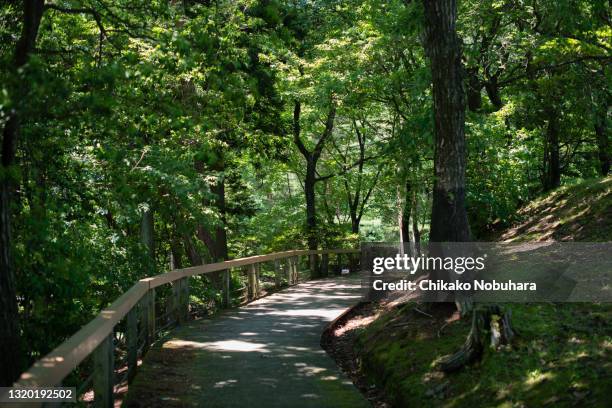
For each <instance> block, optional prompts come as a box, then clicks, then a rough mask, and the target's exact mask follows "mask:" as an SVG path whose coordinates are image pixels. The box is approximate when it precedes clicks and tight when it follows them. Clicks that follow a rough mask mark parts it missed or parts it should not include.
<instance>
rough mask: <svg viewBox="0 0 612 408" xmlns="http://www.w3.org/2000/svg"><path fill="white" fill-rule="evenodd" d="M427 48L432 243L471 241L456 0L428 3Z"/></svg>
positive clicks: (430, 0) (426, 7)
mask: <svg viewBox="0 0 612 408" xmlns="http://www.w3.org/2000/svg"><path fill="white" fill-rule="evenodd" d="M423 4H424V7H425V20H426V21H425V23H426V24H425V25H426V34H427V35H426V41H425V49H426V53H427V55H428V57H429V58H430V60H431V73H432V80H433V97H434V115H435V129H434V139H435V150H434V167H435V170H434V171H435V181H434V191H433V203H432V214H431V230H430V241H432V242H455V241H457V242H463V241H469V239H470V229H469V225H468V218H467V212H466V210H465V162H466V153H465V133H464V126H465V96H464V91H463V76H462V66H461V42H460V40H459V38H458V37H457V33H456V27H455V22H456V19H457V5H456V1H455V0H423Z"/></svg>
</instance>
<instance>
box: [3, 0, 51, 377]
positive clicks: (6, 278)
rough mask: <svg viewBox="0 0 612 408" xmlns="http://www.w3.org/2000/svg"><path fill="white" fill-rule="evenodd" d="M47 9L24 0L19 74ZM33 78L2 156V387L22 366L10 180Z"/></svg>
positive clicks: (19, 96)
mask: <svg viewBox="0 0 612 408" xmlns="http://www.w3.org/2000/svg"><path fill="white" fill-rule="evenodd" d="M43 10H44V0H24V1H23V27H22V31H21V36H20V38H19V41H18V42H17V46H16V49H15V60H14V64H13V74H15V75H17V73H18V71H19V69H20V68H22V67H23V66H24V65H25V64H26V63H27V62H28V60H29V57H30V54H31V52H32V50H34V45H35V43H36V37H37V35H38V28H39V26H40V21H41V19H42V15H43ZM28 88H29V81H19V82H18V85H17V89H15V90H14V92H13V94H12V95H11V97H12V99H13V102H14V103H15V106H16V108H17V109H16V113H13V114H12V116H11V117H9V119H8V120H7V122H6V123H5V125H4V129H3V130H2V147H1V149H2V157H1V160H0V161H1V166H2V168H1V169H0V350H2V352H1V353H0V386H10V385H12V383H13V382H14V381H15V380H16V379H17V377H18V376H19V374H20V372H21V369H22V352H21V342H20V336H19V314H18V309H17V296H16V290H15V271H14V269H13V260H12V255H11V246H12V243H11V201H12V199H11V195H12V192H13V190H14V186H13V185H12V182H11V180H10V178H9V177H10V176H9V174H11V173H12V172H11V171H10V167H11V166H13V165H14V161H15V146H16V144H17V139H18V138H19V128H20V118H19V116H18V112H19V109H20V108H21V105H22V104H23V103H24V102H25V98H26V95H27V93H28Z"/></svg>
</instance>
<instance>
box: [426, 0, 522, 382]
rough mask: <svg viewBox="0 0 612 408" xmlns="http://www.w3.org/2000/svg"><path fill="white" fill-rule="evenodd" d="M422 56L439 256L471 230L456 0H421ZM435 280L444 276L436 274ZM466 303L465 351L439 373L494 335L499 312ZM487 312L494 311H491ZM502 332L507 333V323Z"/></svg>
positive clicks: (433, 250) (434, 249) (433, 234)
mask: <svg viewBox="0 0 612 408" xmlns="http://www.w3.org/2000/svg"><path fill="white" fill-rule="evenodd" d="M423 4H424V7H425V26H426V34H427V35H426V41H425V50H426V53H427V55H428V57H429V58H430V60H431V72H432V80H433V96H434V114H435V129H434V139H435V151H434V168H435V181H434V190H433V204H432V215H431V228H430V242H431V243H432V244H433V245H431V247H430V255H434V256H440V255H443V254H441V253H440V252H441V248H440V247H439V245H436V243H440V242H466V241H469V240H470V229H469V224H468V219H467V213H466V209H465V166H466V147H465V133H464V126H465V96H464V92H463V86H462V84H463V82H462V67H461V43H460V40H459V38H458V37H457V33H456V27H455V23H456V19H457V5H456V1H455V0H423ZM435 272H436V273H434V274H433V276H431V277H430V278H431V279H434V280H435V279H436V278H437V277H438V276H440V275H438V274H441V273H444V272H443V271H435ZM472 305H473V303H472V302H471V301H469V299H468V301H462V302H460V303H457V306H458V308H459V310H460V311H461V313H462V315H463V314H465V313H466V312H467V311H471V312H472V330H471V331H470V334H469V335H468V338H467V340H466V342H465V344H464V346H463V347H462V348H461V349H460V350H459V351H457V352H456V353H455V354H453V355H451V356H448V357H446V358H444V359H442V360H441V363H440V367H441V369H442V370H444V371H452V370H456V369H458V368H460V367H462V366H463V365H465V364H467V363H469V362H471V361H473V360H474V359H475V358H477V357H479V356H480V354H481V352H482V345H483V342H482V338H483V336H484V331H485V330H491V331H492V330H494V329H493V324H494V322H497V317H495V316H499V315H500V312H499V311H498V310H497V309H498V308H497V307H496V306H490V307H489V308H488V309H486V310H485V311H482V310H480V309H473V308H472ZM466 306H469V307H466ZM492 309H495V311H493V310H492ZM507 321H508V325H507V327H506V328H504V331H505V332H507V333H511V328H510V324H509V318H508V319H507Z"/></svg>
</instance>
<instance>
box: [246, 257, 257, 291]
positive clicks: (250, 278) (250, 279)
mask: <svg viewBox="0 0 612 408" xmlns="http://www.w3.org/2000/svg"><path fill="white" fill-rule="evenodd" d="M255 280H256V276H255V264H251V265H249V266H248V272H247V293H248V299H249V300H253V299H255V296H256V292H255V290H256V289H255Z"/></svg>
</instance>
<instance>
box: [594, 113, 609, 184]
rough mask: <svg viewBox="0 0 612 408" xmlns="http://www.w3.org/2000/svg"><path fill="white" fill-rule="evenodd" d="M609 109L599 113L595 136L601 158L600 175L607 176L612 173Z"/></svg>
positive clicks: (596, 120)
mask: <svg viewBox="0 0 612 408" xmlns="http://www.w3.org/2000/svg"><path fill="white" fill-rule="evenodd" d="M607 113H608V112H607V109H605V110H603V111H602V112H600V113H598V115H597V117H596V118H595V135H596V136H597V149H598V156H599V174H600V175H602V176H604V177H605V176H607V175H608V174H609V173H610V136H609V133H608V127H607V123H606V116H607Z"/></svg>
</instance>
